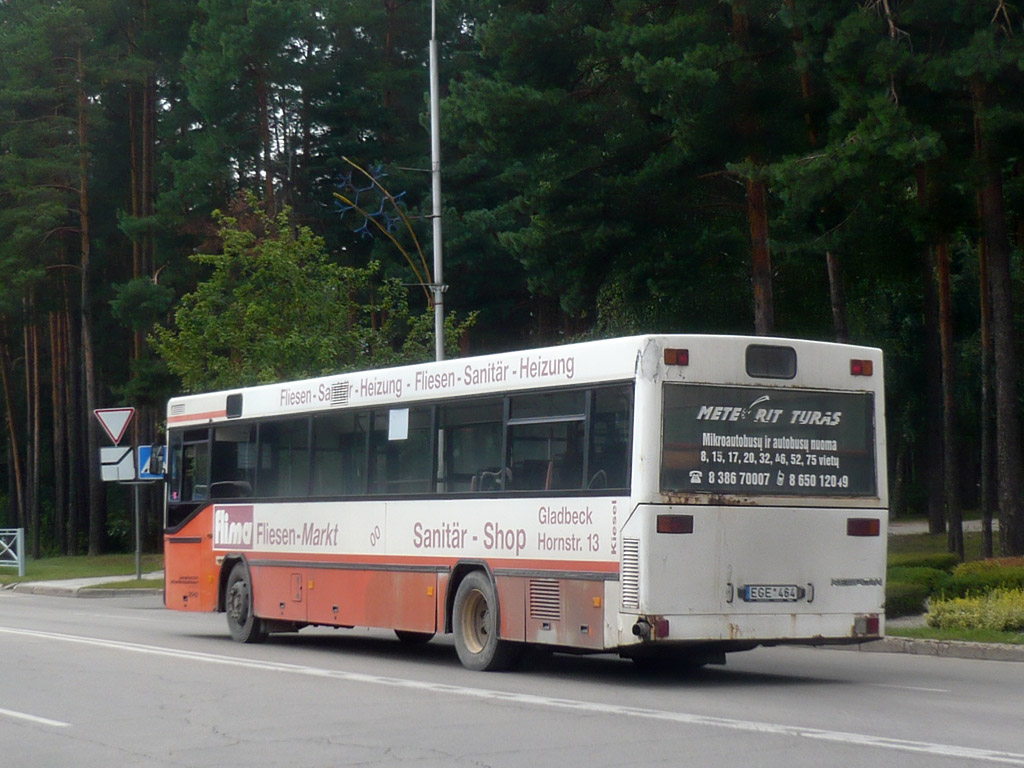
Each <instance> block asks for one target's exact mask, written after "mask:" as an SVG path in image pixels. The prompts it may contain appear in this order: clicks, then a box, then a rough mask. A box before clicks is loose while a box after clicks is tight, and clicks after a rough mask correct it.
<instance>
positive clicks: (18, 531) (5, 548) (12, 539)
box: [0, 528, 25, 578]
mask: <svg viewBox="0 0 1024 768" xmlns="http://www.w3.org/2000/svg"><path fill="white" fill-rule="evenodd" d="M0 567H2V568H17V569H18V577H19V578H21V577H24V575H25V529H24V528H0Z"/></svg>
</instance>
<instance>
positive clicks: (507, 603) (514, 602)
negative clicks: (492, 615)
mask: <svg viewBox="0 0 1024 768" xmlns="http://www.w3.org/2000/svg"><path fill="white" fill-rule="evenodd" d="M495 581H496V585H497V587H498V604H499V605H500V606H501V608H500V610H499V615H500V616H501V628H500V630H499V635H500V637H502V638H504V639H505V640H525V639H526V625H525V621H526V579H522V578H514V577H509V576H504V577H502V576H499V577H497V578H496V579H495Z"/></svg>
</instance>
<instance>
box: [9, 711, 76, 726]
mask: <svg viewBox="0 0 1024 768" xmlns="http://www.w3.org/2000/svg"><path fill="white" fill-rule="evenodd" d="M0 717H10V718H13V719H15V720H27V721H28V722H30V723H35V724H36V725H49V726H51V727H53V728H68V727H70V725H71V723H65V722H64V721H63V720H51V719H50V718H48V717H39V716H38V715H30V714H28V713H27V712H15V711H14V710H13V709H0Z"/></svg>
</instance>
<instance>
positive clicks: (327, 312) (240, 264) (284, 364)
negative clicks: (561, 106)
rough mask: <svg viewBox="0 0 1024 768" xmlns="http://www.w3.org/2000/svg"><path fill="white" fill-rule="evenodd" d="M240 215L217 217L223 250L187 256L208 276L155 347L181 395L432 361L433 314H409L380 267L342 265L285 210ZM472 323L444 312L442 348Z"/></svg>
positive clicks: (402, 291) (158, 333)
mask: <svg viewBox="0 0 1024 768" xmlns="http://www.w3.org/2000/svg"><path fill="white" fill-rule="evenodd" d="M250 205H251V207H250V209H249V211H248V212H247V214H246V219H245V220H244V221H243V220H240V219H239V218H236V217H231V216H226V215H223V214H220V213H218V214H217V215H216V219H217V221H218V223H219V225H220V238H221V242H222V248H221V249H220V250H219V252H217V253H212V254H199V255H196V256H195V257H194V258H195V260H196V261H197V262H199V263H200V264H203V265H205V266H207V267H210V268H212V273H211V275H210V277H209V278H208V279H207V280H205V281H203V282H201V283H199V285H197V287H196V290H195V291H194V292H192V293H190V294H187V295H186V296H184V297H182V299H181V301H180V304H179V306H178V309H177V310H176V312H175V314H174V320H175V325H174V327H173V328H170V327H166V326H158V327H157V328H156V330H155V333H154V338H153V342H154V345H155V347H156V349H157V351H158V352H159V353H160V355H161V356H163V357H164V359H165V360H166V361H167V365H168V367H169V368H170V370H171V371H172V372H173V373H175V374H177V375H178V376H180V377H181V380H182V383H183V384H184V386H185V388H186V389H187V390H189V391H193V392H194V391H200V390H206V389H224V388H229V387H239V386H245V385H249V384H258V383H267V382H272V381H281V380H285V379H294V378H301V377H306V376H315V375H322V374H325V373H329V372H332V371H338V370H350V369H355V368H372V367H378V366H382V365H395V364H399V363H408V362H417V361H422V360H427V359H430V358H431V356H432V353H433V343H432V334H433V316H432V314H430V313H421V314H414V313H413V312H411V311H410V309H409V306H408V301H407V290H406V288H405V287H404V286H402V285H401V283H400V281H398V280H395V279H387V278H383V277H382V275H381V269H380V265H379V264H377V263H372V264H370V265H369V266H367V267H362V268H356V267H342V266H338V265H337V264H334V263H332V262H331V261H330V260H329V259H328V258H327V256H326V254H325V253H324V243H323V239H322V238H320V237H318V236H316V235H314V234H313V232H312V231H311V230H310V229H309V228H308V227H305V226H298V227H296V226H294V225H293V224H292V222H291V220H290V211H289V210H288V209H285V210H284V211H282V212H281V213H280V214H278V215H277V216H276V217H274V218H271V217H269V216H267V215H266V214H264V213H263V212H262V211H261V210H260V209H259V207H258V206H256V205H255V203H254V201H251V203H250ZM471 324H472V318H471V319H470V320H469V321H466V322H462V323H459V322H457V321H456V320H455V318H454V317H453V316H449V319H448V326H447V328H446V330H447V332H448V334H449V335H448V339H449V340H450V350H449V351H451V352H454V351H455V350H457V348H458V339H459V336H460V335H461V334H463V333H464V332H465V331H466V330H467V329H468V327H469V326H470V325H471Z"/></svg>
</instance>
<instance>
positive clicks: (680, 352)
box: [665, 349, 690, 365]
mask: <svg viewBox="0 0 1024 768" xmlns="http://www.w3.org/2000/svg"><path fill="white" fill-rule="evenodd" d="M689 364H690V350H688V349H666V350H665V365H689Z"/></svg>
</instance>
